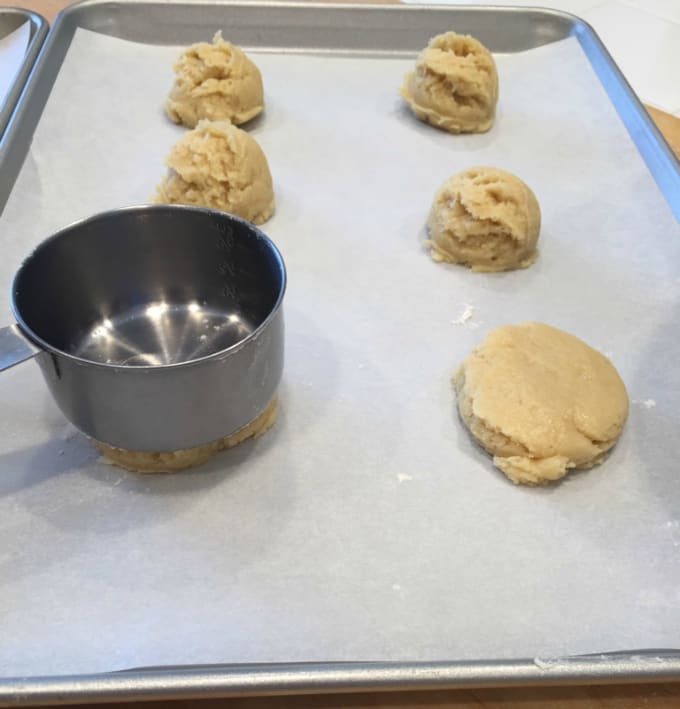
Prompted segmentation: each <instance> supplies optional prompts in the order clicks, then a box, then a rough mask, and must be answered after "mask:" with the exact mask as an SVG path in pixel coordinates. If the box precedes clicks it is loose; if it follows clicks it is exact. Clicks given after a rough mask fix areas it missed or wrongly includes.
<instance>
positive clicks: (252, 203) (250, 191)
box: [155, 121, 274, 224]
mask: <svg viewBox="0 0 680 709" xmlns="http://www.w3.org/2000/svg"><path fill="white" fill-rule="evenodd" d="M165 162H166V164H167V166H168V173H167V175H166V176H165V177H164V178H163V180H162V181H161V183H160V184H159V185H158V188H157V193H156V197H155V201H156V202H161V203H169V204H193V205H196V206H199V207H211V208H213V209H221V210H222V211H224V212H230V213H231V214H235V215H236V216H237V217H242V218H243V219H246V220H247V221H249V222H252V223H253V224H263V223H264V222H266V221H267V220H268V219H269V217H271V215H272V214H273V212H274V188H273V185H272V176H271V173H270V172H269V164H268V163H267V158H266V157H265V155H264V153H263V152H262V148H260V146H259V145H258V144H257V142H256V141H255V139H254V138H253V137H252V136H251V135H249V134H248V133H246V132H245V131H243V130H241V129H240V128H237V127H236V126H232V125H231V123H228V122H227V121H214V122H213V121H201V122H200V123H199V124H198V126H196V128H194V130H190V131H188V132H186V133H185V134H184V135H183V136H182V137H181V138H180V139H179V140H178V141H177V142H176V143H175V145H174V146H173V147H172V149H171V150H170V154H169V155H168V157H167V158H166V161H165Z"/></svg>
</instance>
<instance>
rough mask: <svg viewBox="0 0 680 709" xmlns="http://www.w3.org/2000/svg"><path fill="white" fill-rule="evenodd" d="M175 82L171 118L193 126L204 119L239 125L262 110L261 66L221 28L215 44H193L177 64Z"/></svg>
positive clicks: (167, 106) (169, 107) (169, 102)
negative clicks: (226, 40) (231, 41)
mask: <svg viewBox="0 0 680 709" xmlns="http://www.w3.org/2000/svg"><path fill="white" fill-rule="evenodd" d="M173 69H174V71H175V83H174V85H173V87H172V89H171V90H170V95H169V96H168V99H167V101H166V102H165V112H166V113H167V114H168V117H169V118H170V120H171V121H173V122H175V123H181V124H182V125H185V126H187V127H188V128H193V127H194V126H195V125H196V124H197V123H198V122H199V121H200V120H202V119H207V120H210V121H221V120H228V121H231V122H232V123H234V124H236V125H238V124H240V123H245V122H246V121H249V120H250V119H251V118H254V117H255V116H257V115H258V114H259V113H261V112H262V109H263V108H264V92H263V88H262V76H261V75H260V70H259V69H258V68H257V67H256V66H255V64H253V62H252V61H251V60H250V59H248V57H247V56H246V55H245V54H244V53H243V52H242V51H241V50H240V49H239V48H238V47H235V46H234V45H233V44H231V43H230V42H225V41H224V40H223V39H222V34H221V33H220V32H217V34H215V36H214V37H213V41H212V44H210V43H208V42H200V43H198V44H192V45H191V46H190V47H188V48H187V49H186V50H184V52H183V53H182V54H181V55H180V57H179V59H178V60H177V62H176V63H175V65H174V66H173Z"/></svg>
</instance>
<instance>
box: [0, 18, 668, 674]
mask: <svg viewBox="0 0 680 709" xmlns="http://www.w3.org/2000/svg"><path fill="white" fill-rule="evenodd" d="M177 51H178V50H177V49H176V48H172V47H157V46H142V45H136V44H132V43H128V42H125V41H121V40H117V39H111V38H108V37H104V36H97V35H95V34H90V33H88V32H85V31H78V33H77V35H76V37H75V38H74V41H73V43H72V45H71V48H70V50H69V53H68V56H67V58H66V61H65V63H64V66H63V69H62V70H61V72H60V75H59V78H58V80H57V82H56V85H55V86H54V89H53V91H52V95H51V97H50V100H49V103H48V105H47V107H46V110H45V112H44V114H43V117H42V119H41V122H40V125H39V127H38V130H37V132H36V134H35V138H34V141H33V146H32V149H31V151H30V154H29V155H28V157H27V159H26V162H25V164H24V167H23V170H22V172H21V175H20V177H19V180H18V182H17V185H16V187H15V190H14V192H13V194H12V196H11V198H10V201H9V203H8V205H7V207H6V209H5V212H4V214H3V215H2V218H1V220H0V239H1V243H2V254H3V257H2V259H1V260H0V284H2V289H1V293H2V295H1V297H0V306H1V307H0V312H3V313H5V317H6V318H8V317H9V309H8V300H7V295H8V285H9V282H10V278H11V276H12V274H13V272H14V270H15V269H16V268H17V266H18V265H19V263H20V260H21V258H22V257H23V256H24V255H25V254H26V253H27V252H28V251H29V250H30V248H31V247H32V246H33V245H35V244H36V243H37V242H38V241H39V240H41V239H42V238H44V237H46V236H48V235H49V234H50V233H51V232H52V231H53V230H55V229H57V228H59V227H62V226H64V225H66V224H67V223H69V222H71V221H72V220H75V219H77V218H79V217H83V216H87V215H90V214H92V213H94V212H96V211H98V210H103V209H108V208H111V207H117V206H121V205H127V204H132V203H139V202H143V201H145V200H146V199H147V198H148V196H149V195H150V194H151V193H152V192H153V189H154V186H155V184H156V182H157V181H158V179H159V178H160V176H161V174H162V173H163V170H164V168H163V158H164V156H165V154H166V153H167V152H168V150H169V149H170V146H171V145H172V144H173V142H174V141H175V140H176V139H177V138H179V136H180V135H181V134H182V129H181V128H178V127H176V126H173V125H171V124H170V123H169V122H168V121H167V120H166V119H165V117H164V116H163V113H162V108H161V107H162V103H163V100H164V97H165V95H166V92H167V90H168V88H169V86H170V83H171V80H172V75H171V71H170V65H171V63H172V61H173V59H174V58H175V56H176V54H177ZM253 56H254V57H255V59H256V61H257V63H258V65H259V66H260V67H261V69H262V73H263V76H264V81H265V85H266V103H267V109H266V115H264V116H263V117H262V118H261V119H259V120H257V121H255V122H254V124H253V125H251V126H249V127H248V129H249V130H251V131H252V133H253V135H254V136H255V137H256V139H257V140H258V141H259V142H260V144H261V145H262V147H263V149H264V151H265V153H266V155H267V156H268V159H269V162H270V166H271V170H272V173H273V176H274V182H275V190H276V199H277V211H276V215H275V216H274V218H273V219H272V220H271V221H270V222H269V223H268V224H266V225H265V230H266V232H267V233H268V234H269V235H270V236H271V237H272V238H273V239H274V240H275V242H276V243H277V244H278V245H279V247H280V248H281V250H282V252H283V255H284V258H285V260H286V263H287V266H288V270H289V278H290V287H289V290H288V293H287V296H286V301H285V314H286V318H287V335H286V348H287V349H286V357H287V361H286V369H285V375H284V381H283V384H282V387H281V415H280V419H279V421H278V423H277V424H276V427H275V428H274V429H273V430H272V431H271V432H270V433H268V434H267V435H266V436H265V437H263V438H262V439H261V440H259V441H257V442H256V443H254V444H253V443H249V444H245V445H243V446H241V447H239V448H237V449H235V450H233V451H231V452H229V453H226V454H224V455H221V456H219V457H218V458H217V459H216V460H214V461H213V462H212V463H210V464H208V465H206V466H205V467H203V468H202V469H200V470H197V471H193V472H188V473H184V474H179V475H174V476H158V477H154V476H150V477H149V476H147V477H137V476H134V475H129V474H124V473H123V472H121V471H119V470H117V469H115V468H112V467H108V466H106V465H103V464H101V463H100V462H98V459H97V456H96V454H95V453H94V452H93V450H92V448H91V447H90V446H89V444H88V443H87V441H86V440H85V439H84V438H83V436H81V435H80V434H79V433H77V432H75V431H74V429H73V428H72V427H70V426H69V425H68V424H66V423H65V421H64V419H63V418H62V416H61V414H60V413H59V412H58V411H57V409H56V407H55V405H54V403H53V402H52V401H51V399H50V397H49V395H48V393H47V390H46V387H45V385H44V383H43V381H42V379H41V376H40V373H39V370H38V368H37V367H36V366H35V365H32V364H28V365H23V366H21V367H17V368H15V369H13V370H10V371H9V372H8V373H6V374H4V375H3V376H2V381H1V383H0V387H1V388H0V391H1V392H2V393H1V397H2V404H3V416H2V422H1V424H0V609H1V618H0V637H1V638H2V642H0V668H1V670H2V674H3V675H5V676H6V675H31V674H51V673H85V672H96V671H105V670H114V669H119V668H126V667H133V666H149V665H163V664H170V665H177V664H183V663H217V662H236V661H312V660H380V659H395V660H396V659H400V660H418V659H421V660H425V659H430V660H464V659H465V660H469V659H475V658H517V657H532V656H540V657H543V658H545V657H553V656H559V655H566V654H572V653H590V652H602V651H612V650H625V649H639V648H654V647H673V646H677V645H678V644H679V641H678V628H680V553H679V552H680V476H678V472H677V462H676V457H677V440H678V438H677V437H678V430H680V369H679V368H678V364H677V363H678V361H679V360H680V336H679V334H680V307H679V306H680V274H679V272H678V269H679V264H680V239H679V238H678V237H679V236H680V235H679V234H678V227H677V224H676V223H675V222H674V220H673V218H672V216H671V212H670V210H669V208H668V207H667V206H666V204H665V202H664V201H663V199H662V196H661V194H660V193H659V191H658V189H657V188H656V186H655V184H654V181H653V179H652V177H651V176H650V175H649V174H648V173H647V171H646V168H645V167H644V164H643V162H642V160H641V158H640V157H639V156H638V154H637V152H636V150H635V148H634V146H633V144H632V142H631V140H630V139H629V137H628V135H627V134H626V132H625V130H624V128H623V126H622V124H621V122H620V121H619V119H618V117H617V114H616V113H615V111H614V109H613V107H612V106H611V105H610V104H609V102H608V99H607V97H606V95H605V93H604V91H603V89H602V88H601V87H600V85H599V83H598V81H597V79H596V77H595V75H594V73H593V72H592V70H591V68H590V66H589V64H588V63H587V60H586V59H585V57H584V56H583V55H582V53H581V50H580V49H579V46H578V44H577V43H576V41H575V40H565V41H563V42H560V43H557V44H554V45H552V46H547V47H544V48H541V49H537V50H533V51H531V52H526V53H523V54H519V55H515V56H499V57H498V65H499V72H500V82H501V84H500V85H501V94H500V95H501V98H500V104H499V111H498V118H497V123H496V125H495V126H494V128H493V130H492V131H491V132H490V133H488V134H486V135H478V136H467V137H466V136H451V135H448V134H446V133H442V132H439V131H437V130H435V129H433V128H431V127H428V126H426V125H424V124H421V123H419V122H417V121H416V120H415V119H414V118H413V117H412V116H411V115H410V113H409V112H408V111H407V110H406V109H405V108H404V107H403V106H402V105H401V103H400V100H399V99H398V97H397V93H396V91H397V89H398V87H399V85H400V82H401V79H402V75H403V74H404V72H405V71H406V70H408V68H409V67H410V65H411V62H412V58H408V59H406V58H404V59H399V58H396V59H366V58H360V57H354V58H347V57H333V56H305V55H295V54H290V55H276V54H266V53H265V54H254V55H253ZM485 164H487V165H489V164H490V165H496V166H499V167H502V168H504V169H507V170H510V171H512V172H514V173H516V174H518V175H519V176H520V177H522V178H523V179H524V180H526V182H527V183H528V184H529V185H530V186H531V187H532V188H533V189H534V190H535V192H536V194H537V195H538V199H539V201H540V204H541V207H542V211H543V229H542V235H541V241H540V256H539V258H538V261H537V262H536V263H535V264H534V265H533V266H532V267H531V268H530V269H528V270H525V271H520V272H515V273H507V274H498V275H482V274H474V273H471V272H469V271H468V270H466V269H464V268H460V267H454V266H450V267H447V266H442V265H437V264H435V263H433V262H432V261H431V260H430V259H429V257H428V256H427V254H426V253H425V252H424V250H423V249H422V246H421V241H422V239H423V237H424V223H425V219H426V215H427V212H428V209H429V206H430V203H431V200H432V197H433V195H434V192H435V191H436V189H437V188H438V186H439V184H440V183H441V182H442V181H443V180H444V179H445V178H446V177H448V176H449V175H450V174H452V173H453V172H456V171H458V170H460V169H463V168H466V167H469V166H472V165H485ZM524 320H540V321H545V322H548V323H551V324H553V325H556V326H558V327H561V328H564V329H566V330H567V331H569V332H572V333H574V334H576V335H578V336H580V337H582V338H583V339H585V340H586V341H587V342H589V343H591V344H592V345H594V346H595V347H598V348H599V349H601V350H602V351H604V352H605V353H606V354H608V355H609V356H610V357H611V358H612V360H613V361H614V363H615V364H616V366H617V367H618V369H619V371H620V372H621V375H622V376H623V379H624V380H625V382H626V384H627V387H628V390H629V393H630V397H631V399H632V400H633V404H632V407H631V413H630V419H629V422H628V424H627V427H626V429H625V432H624V434H623V438H622V440H621V442H620V444H619V445H618V446H617V448H616V449H615V451H614V453H613V454H612V456H611V458H610V459H609V460H608V461H607V462H606V463H605V464H604V465H602V466H601V467H599V468H597V469H595V470H593V471H591V472H587V473H581V474H573V475H571V476H569V477H568V478H567V479H566V481H565V482H564V483H562V484H558V485H554V486H552V487H549V488H546V489H526V488H518V487H515V486H513V485H512V484H510V483H509V482H507V481H506V480H505V479H504V478H503V476H502V475H501V474H500V473H498V472H497V471H495V470H494V468H493V467H492V465H491V461H490V460H489V458H488V457H487V456H485V455H484V454H483V453H481V452H480V451H479V450H478V449H477V448H476V447H475V446H474V445H473V444H472V443H471V441H470V440H469V438H468V437H467V435H466V434H465V432H464V431H463V430H462V427H461V425H460V423H459V421H458V419H457V416H456V414H455V410H454V398H453V393H452V390H451V385H450V377H451V374H452V372H453V370H454V369H455V368H456V367H457V365H458V364H459V363H460V362H461V360H462V359H463V358H464V357H465V356H466V355H467V353H468V352H469V351H470V349H471V348H472V347H473V346H474V345H476V344H477V343H478V342H479V341H480V340H481V339H482V337H483V336H484V334H485V332H486V331H487V330H489V329H490V328H493V327H495V326H498V325H501V324H504V323H513V322H519V321H524Z"/></svg>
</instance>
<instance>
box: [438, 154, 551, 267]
mask: <svg viewBox="0 0 680 709" xmlns="http://www.w3.org/2000/svg"><path fill="white" fill-rule="evenodd" d="M427 227H428V234H429V239H428V241H426V242H425V243H426V246H428V247H429V249H430V255H431V256H432V258H433V259H434V260H435V261H437V262H441V261H447V262H449V263H459V264H462V265H464V266H468V267H470V268H471V269H472V270H473V271H509V270H512V269H516V268H526V267H527V266H529V265H530V264H531V263H533V261H534V259H535V258H536V242H537V241H538V234H539V231H540V229H541V210H540V208H539V206H538V202H537V200H536V196H535V195H534V193H533V192H532V191H531V189H529V187H528V186H527V185H526V184H524V182H522V180H520V179H519V178H518V177H515V176H514V175H512V174H510V173H509V172H505V171H504V170H499V169H498V168H495V167H474V168H470V169H468V170H464V171H463V172H459V173H457V174H456V175H453V176H452V177H450V178H449V179H448V180H446V182H444V184H443V185H442V186H441V187H440V188H439V191H438V192H437V194H436V195H435V198H434V202H433V203H432V208H431V209H430V216H429V218H428V222H427Z"/></svg>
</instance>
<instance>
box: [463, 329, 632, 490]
mask: <svg viewBox="0 0 680 709" xmlns="http://www.w3.org/2000/svg"><path fill="white" fill-rule="evenodd" d="M454 386H455V389H456V394H457V399H458V410H459V412H460V415H461V418H462V420H463V422H464V424H465V425H466V426H467V428H468V430H469V431H470V433H471V434H472V436H473V437H474V438H475V439H476V441H477V442H478V443H479V444H480V445H481V446H482V447H483V448H484V449H485V450H487V451H488V452H489V453H491V455H493V457H494V458H493V462H494V465H495V466H496V467H497V468H499V469H500V470H502V471H503V472H504V473H505V475H507V476H508V478H510V480H512V481H513V482H514V483H517V484H524V485H540V484H543V483H547V482H550V481H552V480H558V479H559V478H561V477H563V476H564V475H566V474H567V472H568V471H569V470H570V469H572V468H591V467H592V466H594V465H597V464H598V463H601V462H602V461H603V460H604V458H605V457H606V454H607V452H608V451H609V450H610V448H611V447H612V446H613V445H614V444H615V443H616V440H617V439H618V437H619V435H620V434H621V430H622V429H623V424H624V423H625V421H626V417H627V416H628V395H627V394H626V388H625V386H624V384H623V382H622V381H621V378H620V377H619V375H618V373H617V371H616V369H614V366H613V365H612V363H611V362H610V361H609V360H608V359H607V358H606V357H605V356H604V355H602V354H600V353H599V352H597V351H596V350H594V349H592V348H591V347H589V346H588V345H586V344H585V343H584V342H582V341H581V340H579V339H578V338H576V337H574V336H573V335H569V334H567V333H566V332H562V331H561V330H558V329H556V328H554V327H549V326H548V325H543V324H541V323H524V324H521V325H508V326H504V327H499V328H497V329H495V330H492V331H491V332H490V333H489V334H488V335H487V337H486V339H485V340H484V341H483V342H482V344H481V345H480V346H479V347H477V348H476V349H475V350H474V351H473V352H472V354H471V355H470V356H469V357H468V358H467V359H466V360H465V362H463V364H462V366H461V367H460V368H459V369H458V371H457V372H456V374H455V375H454Z"/></svg>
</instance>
